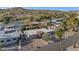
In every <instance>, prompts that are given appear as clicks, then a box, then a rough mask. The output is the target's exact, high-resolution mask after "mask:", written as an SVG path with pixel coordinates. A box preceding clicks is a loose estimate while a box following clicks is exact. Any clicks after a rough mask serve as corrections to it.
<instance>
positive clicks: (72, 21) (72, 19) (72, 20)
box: [67, 17, 79, 48]
mask: <svg viewBox="0 0 79 59" xmlns="http://www.w3.org/2000/svg"><path fill="white" fill-rule="evenodd" d="M78 22H79V21H78V19H76V18H75V17H70V18H69V19H68V20H67V26H68V27H69V29H72V30H71V31H72V32H74V35H75V34H76V33H77V32H76V31H77V27H78ZM76 43H77V39H76V40H75V42H74V39H73V47H74V48H75V47H76Z"/></svg>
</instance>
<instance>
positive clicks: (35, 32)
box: [24, 28, 54, 39]
mask: <svg viewBox="0 0 79 59" xmlns="http://www.w3.org/2000/svg"><path fill="white" fill-rule="evenodd" d="M44 32H48V33H52V32H54V30H53V29H45V28H42V29H33V30H26V31H24V33H25V34H26V35H27V36H28V38H30V39H36V38H39V34H42V33H44Z"/></svg>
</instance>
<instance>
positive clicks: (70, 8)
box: [0, 7, 79, 11]
mask: <svg viewBox="0 0 79 59" xmlns="http://www.w3.org/2000/svg"><path fill="white" fill-rule="evenodd" d="M6 8H9V7H0V9H6ZM10 8H11V7H10ZM23 8H25V9H33V10H62V11H72V10H79V7H23Z"/></svg>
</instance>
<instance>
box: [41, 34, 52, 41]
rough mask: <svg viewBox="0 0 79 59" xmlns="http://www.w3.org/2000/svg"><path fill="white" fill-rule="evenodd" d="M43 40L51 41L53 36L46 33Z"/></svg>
mask: <svg viewBox="0 0 79 59" xmlns="http://www.w3.org/2000/svg"><path fill="white" fill-rule="evenodd" d="M42 38H43V40H45V41H50V40H51V36H50V35H49V33H44V34H43V35H42Z"/></svg>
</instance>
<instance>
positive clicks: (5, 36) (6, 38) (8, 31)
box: [0, 26, 20, 45]
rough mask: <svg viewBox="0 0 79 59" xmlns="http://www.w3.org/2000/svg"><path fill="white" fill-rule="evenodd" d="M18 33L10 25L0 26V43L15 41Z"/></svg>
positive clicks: (18, 35)
mask: <svg viewBox="0 0 79 59" xmlns="http://www.w3.org/2000/svg"><path fill="white" fill-rule="evenodd" d="M19 37H20V33H19V32H18V31H17V30H16V29H15V28H13V27H12V26H5V27H3V26H0V45H9V44H14V43H16V42H17V40H18V38H19Z"/></svg>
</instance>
